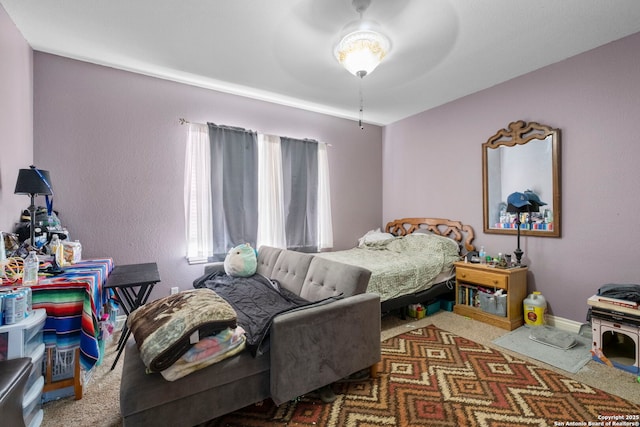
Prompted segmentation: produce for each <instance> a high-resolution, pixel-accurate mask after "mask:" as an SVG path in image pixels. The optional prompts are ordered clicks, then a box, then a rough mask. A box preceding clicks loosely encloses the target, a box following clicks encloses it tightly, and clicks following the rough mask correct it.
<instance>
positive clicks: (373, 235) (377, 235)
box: [358, 228, 395, 247]
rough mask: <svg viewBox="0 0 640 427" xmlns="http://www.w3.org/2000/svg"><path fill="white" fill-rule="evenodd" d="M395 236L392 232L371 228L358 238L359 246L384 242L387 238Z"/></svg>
mask: <svg viewBox="0 0 640 427" xmlns="http://www.w3.org/2000/svg"><path fill="white" fill-rule="evenodd" d="M394 237H395V236H394V235H393V234H391V233H384V232H383V231H381V230H380V229H379V228H378V229H377V230H369V231H367V232H366V233H365V235H364V236H362V237H361V238H360V239H358V246H359V247H363V246H367V245H369V244H373V243H380V242H384V241H385V240H390V239H393V238H394Z"/></svg>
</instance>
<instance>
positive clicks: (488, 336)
mask: <svg viewBox="0 0 640 427" xmlns="http://www.w3.org/2000/svg"><path fill="white" fill-rule="evenodd" d="M429 324H433V325H435V326H437V327H439V328H442V329H445V330H447V331H449V332H452V333H454V334H457V335H460V336H462V337H466V338H469V339H472V340H474V341H476V342H478V343H480V344H485V345H487V346H489V347H493V348H497V349H498V350H500V351H503V352H505V353H510V352H509V351H508V350H505V349H503V348H502V347H499V346H496V345H495V344H492V343H491V341H493V340H494V339H496V338H497V337H499V336H501V335H503V334H505V333H506V332H507V331H505V330H503V329H499V328H496V327H493V326H490V325H487V324H484V323H481V322H477V321H475V320H470V319H467V318H465V317H462V316H458V315H456V314H454V313H450V312H446V311H440V312H438V313H436V314H434V315H432V316H428V317H426V318H424V319H421V320H419V321H408V320H404V321H403V320H401V319H399V318H397V317H395V316H385V317H384V318H383V319H382V328H383V332H382V340H385V339H387V338H389V337H392V336H394V335H398V334H401V333H403V332H405V331H408V330H411V329H416V328H420V327H424V326H427V325H429ZM115 338H117V337H115ZM112 344H113V343H112ZM511 354H513V355H514V356H517V357H518V358H520V359H526V360H529V361H531V362H533V363H535V364H538V365H541V366H544V367H546V368H548V369H551V370H554V371H557V372H560V373H562V374H564V375H566V376H567V377H570V378H573V379H576V380H578V381H581V382H583V383H585V384H588V385H591V386H593V387H597V388H600V389H601V390H604V391H606V392H608V393H611V394H615V395H618V396H621V397H623V398H625V399H627V400H629V401H631V402H634V403H637V404H640V384H638V383H637V382H636V376H635V375H632V374H630V373H628V372H625V371H623V370H620V369H615V368H609V367H608V366H606V365H602V364H600V363H597V362H594V361H590V362H588V363H587V364H586V365H585V366H584V367H583V368H582V369H581V370H580V371H578V372H577V373H576V374H570V373H568V372H566V371H562V370H559V369H557V368H554V367H553V366H550V365H547V364H544V363H542V362H538V361H536V360H533V359H529V358H526V357H524V356H523V355H521V354H519V353H511ZM114 358H115V346H114V345H111V346H109V347H108V348H107V350H106V354H105V357H104V361H103V363H102V364H101V365H100V366H99V367H98V368H97V369H96V371H95V372H94V373H93V375H92V377H91V379H90V380H89V382H88V384H86V385H85V388H84V396H83V398H82V399H81V400H77V401H76V400H74V399H73V397H69V398H64V399H60V400H58V401H54V402H48V403H46V404H45V405H44V420H43V423H42V426H43V427H50V426H55V427H67V426H69V425H74V426H87V427H89V426H92V427H106V426H121V425H122V422H121V420H120V406H119V405H120V400H119V387H120V375H121V372H122V358H121V360H120V361H119V362H118V365H117V366H116V368H115V369H114V370H113V371H110V368H111V364H112V362H113V359H114Z"/></svg>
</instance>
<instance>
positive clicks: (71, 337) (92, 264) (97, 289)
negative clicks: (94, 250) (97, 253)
mask: <svg viewBox="0 0 640 427" xmlns="http://www.w3.org/2000/svg"><path fill="white" fill-rule="evenodd" d="M112 269H113V261H112V260H111V259H100V260H85V261H81V262H79V263H77V264H74V265H72V266H69V267H67V268H65V269H64V273H63V274H60V275H58V276H53V277H48V278H40V280H39V282H38V284H37V285H33V286H31V289H32V291H33V297H32V298H33V308H34V309H35V308H44V309H45V310H46V311H47V319H46V320H45V324H44V328H43V340H44V343H45V346H46V347H47V361H48V362H47V369H48V370H49V369H50V368H51V366H50V365H51V363H53V362H52V359H53V354H52V352H53V351H54V350H55V351H56V352H57V351H65V352H66V351H74V349H75V369H74V375H73V385H74V387H75V394H76V399H80V398H81V397H82V391H81V386H80V378H79V372H80V366H82V368H83V369H84V370H86V371H91V370H92V369H93V367H94V366H95V365H96V364H97V363H98V361H99V360H100V345H99V341H98V340H99V337H100V328H99V323H98V319H99V315H100V311H101V309H102V305H103V304H104V302H106V296H105V294H104V284H105V282H106V280H107V277H108V276H109V273H110V272H111V270H112ZM65 384H67V382H64V383H58V382H53V383H51V381H50V376H48V380H47V382H46V383H45V387H44V391H45V392H47V391H51V390H56V389H58V388H65V387H67V386H68V385H65Z"/></svg>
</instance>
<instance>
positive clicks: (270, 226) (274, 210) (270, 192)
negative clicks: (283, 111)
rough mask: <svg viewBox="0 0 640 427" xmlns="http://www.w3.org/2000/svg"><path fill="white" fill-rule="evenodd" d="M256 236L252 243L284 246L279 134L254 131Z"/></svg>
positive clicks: (285, 244) (284, 247) (285, 241)
mask: <svg viewBox="0 0 640 427" xmlns="http://www.w3.org/2000/svg"><path fill="white" fill-rule="evenodd" d="M258 177H259V179H258V238H257V240H256V245H257V246H258V248H259V247H260V246H262V245H267V246H273V247H276V248H283V249H286V247H287V238H286V233H285V216H284V203H283V193H284V189H283V182H282V153H281V150H280V137H279V136H274V135H262V134H258Z"/></svg>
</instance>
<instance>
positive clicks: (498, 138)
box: [482, 120, 561, 237]
mask: <svg viewBox="0 0 640 427" xmlns="http://www.w3.org/2000/svg"><path fill="white" fill-rule="evenodd" d="M548 136H551V173H552V185H553V197H552V200H551V201H550V202H549V205H550V206H551V209H552V212H553V230H524V229H521V230H520V234H521V235H523V236H538V237H560V230H561V228H560V224H561V215H560V214H561V204H560V202H561V197H560V130H559V129H554V128H551V127H549V126H546V125H541V124H539V123H536V122H530V123H526V122H524V121H523V120H519V121H516V122H511V123H510V124H509V128H508V129H501V130H499V131H498V132H497V133H496V134H495V135H493V136H492V137H491V138H489V139H488V140H487V142H485V143H484V144H482V201H483V204H484V211H483V228H484V232H485V233H488V234H516V233H517V230H516V229H515V228H514V229H505V228H491V227H490V226H489V206H490V205H491V202H492V201H490V200H488V199H489V176H488V173H489V170H488V169H489V165H488V164H487V160H488V153H489V150H491V149H496V148H498V147H513V146H516V145H524V144H526V143H528V142H529V141H532V140H534V139H535V140H544V139H546V138H547V137H548ZM524 190H525V189H524V188H523V189H522V191H524ZM497 203H499V201H498V202H497Z"/></svg>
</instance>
